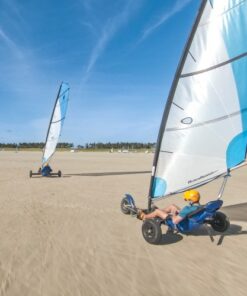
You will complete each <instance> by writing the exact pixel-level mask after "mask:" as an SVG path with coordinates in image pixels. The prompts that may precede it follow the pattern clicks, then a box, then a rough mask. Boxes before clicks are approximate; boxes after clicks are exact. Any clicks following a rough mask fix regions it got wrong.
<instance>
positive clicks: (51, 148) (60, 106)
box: [42, 82, 69, 166]
mask: <svg viewBox="0 0 247 296" xmlns="http://www.w3.org/2000/svg"><path fill="white" fill-rule="evenodd" d="M68 100H69V85H68V84H67V83H64V82H63V83H62V84H61V85H60V88H59V91H58V95H57V98H56V101H55V105H54V109H53V112H52V116H51V120H50V124H49V128H48V131H47V136H46V143H45V148H44V154H43V158H42V166H43V165H44V164H45V163H46V162H49V161H50V159H51V157H52V155H53V154H54V152H55V150H56V147H57V143H58V140H59V137H60V135H61V131H62V127H63V123H64V119H65V115H66V111H67V107H68Z"/></svg>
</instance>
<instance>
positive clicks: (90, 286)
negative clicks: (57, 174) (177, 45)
mask: <svg viewBox="0 0 247 296" xmlns="http://www.w3.org/2000/svg"><path fill="white" fill-rule="evenodd" d="M40 159H41V153H39V152H18V153H15V152H5V151H0V163H1V166H0V189H1V193H0V234H1V239H0V295H11V296H12V295H18V296H19V295H23V296H27V295H30V296H36V295H37V296H38V295H47V296H51V295H52V296H55V295H64V296H69V295H71V296H79V295H83V296H93V295H95V296H98V295H102V296H103V295H107V296H110V295H117V296H118V295H119V296H122V295H148V296H151V295H154V296H159V295H160V296H164V295H165V296H169V295H173V296H174V295H177V296H178V295H179V296H180V295H181V296H182V295H183V296H186V295H196V296H197V295H201V296H204V295H205V296H206V295H224V296H228V295H229V296H232V295H235V296H238V295H246V290H247V282H246V277H247V256H246V252H247V185H246V179H247V167H246V166H245V167H242V168H240V169H239V170H236V171H234V172H233V173H232V177H231V178H230V179H229V182H228V184H227V187H226V190H225V193H224V208H223V209H222V211H223V212H225V213H227V214H228V216H229V218H230V220H231V227H230V229H229V230H228V231H227V232H226V233H225V234H224V235H221V234H220V233H216V232H212V238H210V237H209V235H208V233H207V231H206V230H205V229H202V230H200V231H198V232H196V233H195V234H193V235H188V236H186V235H181V234H176V235H170V236H163V238H162V242H161V244H160V245H158V246H156V245H150V244H148V243H147V242H146V241H145V240H144V239H143V237H142V233H141V225H142V222H141V221H139V220H137V219H135V218H131V217H130V216H128V215H124V214H122V213H121V211H120V202H121V199H122V197H123V196H124V194H125V193H131V194H132V195H133V196H134V198H135V200H136V203H137V205H138V206H140V207H146V206H147V199H146V197H147V193H148V188H149V182H150V174H151V166H152V161H153V154H144V153H69V152H58V153H56V154H55V156H54V158H53V160H52V163H51V165H52V167H53V169H54V171H57V170H59V169H60V170H61V171H62V173H63V176H62V177H61V178H41V177H33V178H29V170H33V171H36V170H37V169H38V167H39V166H40ZM221 182H222V181H221V180H219V181H216V182H212V183H210V184H208V185H207V186H204V187H202V188H201V190H200V191H201V194H202V203H205V202H207V201H209V200H212V199H214V198H216V196H217V194H218V190H219V187H220V184H221ZM171 202H172V203H177V204H178V205H180V206H182V205H184V202H183V200H182V198H181V197H179V196H174V197H172V198H168V199H165V200H162V201H160V202H158V203H157V205H158V206H159V207H162V206H164V205H167V204H169V203H171Z"/></svg>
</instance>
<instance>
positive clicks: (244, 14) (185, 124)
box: [149, 0, 247, 199]
mask: <svg viewBox="0 0 247 296" xmlns="http://www.w3.org/2000/svg"><path fill="white" fill-rule="evenodd" d="M246 145H247V1H246V0H211V1H210V0H204V1H202V4H201V7H200V9H199V12H198V15H197V18H196V21H195V24H194V26H193V29H192V32H191V35H190V37H189V39H188V42H187V44H186V46H185V50H184V54H183V56H182V58H181V61H180V64H179V66H178V69H177V72H176V75H175V78H174V81H173V84H172V87H171V90H170V93H169V96H168V100H167V103H166V108H165V111H164V115H163V119H162V123H161V127H160V132H159V137H158V142H157V148H156V154H155V159H154V165H153V173H152V179H151V185H150V193H149V194H150V198H151V199H158V198H161V197H164V196H167V195H170V194H173V193H177V192H181V191H184V190H187V189H189V188H194V187H197V186H200V185H202V184H205V183H207V182H209V181H211V180H213V179H215V178H217V177H219V176H221V175H224V174H226V172H227V171H229V170H231V169H233V168H234V167H236V166H238V165H239V164H241V163H242V162H243V161H245V157H246Z"/></svg>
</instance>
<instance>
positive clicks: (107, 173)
mask: <svg viewBox="0 0 247 296" xmlns="http://www.w3.org/2000/svg"><path fill="white" fill-rule="evenodd" d="M138 174H151V171H132V172H102V173H81V174H64V175H63V176H64V177H71V176H81V177H101V176H121V175H138Z"/></svg>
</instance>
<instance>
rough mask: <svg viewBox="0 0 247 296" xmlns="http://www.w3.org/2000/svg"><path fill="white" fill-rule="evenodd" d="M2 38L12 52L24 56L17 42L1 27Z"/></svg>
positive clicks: (17, 55)
mask: <svg viewBox="0 0 247 296" xmlns="http://www.w3.org/2000/svg"><path fill="white" fill-rule="evenodd" d="M0 38H1V39H2V40H3V41H4V42H5V44H6V45H7V46H8V47H9V49H10V50H11V51H12V53H13V54H14V55H15V56H16V57H18V58H22V56H23V54H22V52H21V50H20V49H19V47H18V46H17V45H16V43H15V42H14V41H13V40H12V39H11V38H10V37H9V36H8V35H7V34H6V32H5V31H4V30H3V29H2V28H1V27H0Z"/></svg>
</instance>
